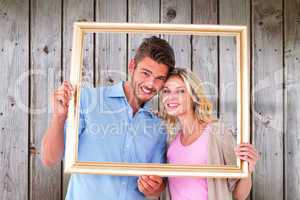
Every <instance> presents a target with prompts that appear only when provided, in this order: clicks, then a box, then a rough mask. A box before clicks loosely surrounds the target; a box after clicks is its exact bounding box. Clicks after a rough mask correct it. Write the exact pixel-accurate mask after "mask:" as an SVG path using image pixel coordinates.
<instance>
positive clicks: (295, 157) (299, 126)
mask: <svg viewBox="0 0 300 200" xmlns="http://www.w3.org/2000/svg"><path fill="white" fill-rule="evenodd" d="M284 20H285V21H284V24H285V27H284V31H285V32H284V36H285V37H284V38H285V41H284V44H285V46H284V49H285V52H284V59H285V70H284V73H285V79H284V83H285V93H284V97H285V98H284V141H285V144H284V145H285V154H284V156H285V163H284V171H285V177H284V178H285V199H295V200H300V193H299V188H300V131H299V130H300V112H299V111H300V101H299V100H300V1H299V0H286V1H285V6H284Z"/></svg>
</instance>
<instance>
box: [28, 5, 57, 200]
mask: <svg viewBox="0 0 300 200" xmlns="http://www.w3.org/2000/svg"><path fill="white" fill-rule="evenodd" d="M61 5H62V4H61V0H55V1H51V2H50V1H37V0H32V1H31V5H30V6H31V22H30V23H31V69H32V73H33V74H32V76H31V87H30V89H31V97H30V102H31V108H32V113H31V118H30V136H31V137H30V150H31V151H30V162H31V165H30V199H45V200H46V199H49V200H50V199H51V200H54V199H61V175H62V173H61V165H60V164H59V165H57V166H55V167H54V168H51V169H50V168H46V167H44V166H43V164H42V162H41V156H40V155H41V154H40V152H41V149H40V147H41V140H42V137H43V134H44V131H45V130H46V128H47V126H48V122H49V120H50V117H51V109H49V110H48V107H49V105H50V104H51V102H50V95H51V93H52V92H53V90H54V88H56V87H58V86H59V85H60V77H61ZM45 36H46V37H45ZM49 108H50V107H49Z"/></svg>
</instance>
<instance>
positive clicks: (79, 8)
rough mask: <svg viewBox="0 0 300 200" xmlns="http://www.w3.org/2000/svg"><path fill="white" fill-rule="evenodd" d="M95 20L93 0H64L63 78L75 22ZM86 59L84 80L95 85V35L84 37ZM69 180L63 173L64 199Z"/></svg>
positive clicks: (66, 74) (67, 74)
mask: <svg viewBox="0 0 300 200" xmlns="http://www.w3.org/2000/svg"><path fill="white" fill-rule="evenodd" d="M93 20H94V1H93V0H86V1H80V0H64V5H63V79H64V80H69V76H70V67H71V66H70V61H71V53H72V36H73V23H74V22H76V21H93ZM84 39H85V40H84V45H83V48H84V51H83V52H84V60H83V65H84V66H83V72H82V73H83V80H84V82H85V84H90V85H93V80H94V73H93V72H94V62H93V61H94V60H93V51H94V47H93V43H94V42H93V35H92V34H89V35H87V36H85V38H84ZM68 182H69V175H68V174H64V175H63V199H64V197H65V194H66V191H67V187H68Z"/></svg>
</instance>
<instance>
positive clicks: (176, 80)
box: [162, 75, 192, 117]
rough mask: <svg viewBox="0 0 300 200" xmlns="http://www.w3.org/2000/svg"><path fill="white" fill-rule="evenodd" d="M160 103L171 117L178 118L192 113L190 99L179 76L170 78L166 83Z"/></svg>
mask: <svg viewBox="0 0 300 200" xmlns="http://www.w3.org/2000/svg"><path fill="white" fill-rule="evenodd" d="M162 103H163V106H164V108H165V110H166V112H167V113H168V114H169V115H171V116H175V117H178V116H180V115H184V114H187V113H190V112H192V98H191V96H190V95H189V93H188V91H187V88H186V86H185V84H184V82H183V80H182V79H181V78H180V77H179V76H176V75H174V76H171V77H169V78H168V80H167V81H166V83H165V85H164V87H163V89H162Z"/></svg>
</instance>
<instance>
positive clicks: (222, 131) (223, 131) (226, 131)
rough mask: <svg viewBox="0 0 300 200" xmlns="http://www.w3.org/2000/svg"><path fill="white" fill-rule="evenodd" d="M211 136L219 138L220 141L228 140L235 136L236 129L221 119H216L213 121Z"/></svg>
mask: <svg viewBox="0 0 300 200" xmlns="http://www.w3.org/2000/svg"><path fill="white" fill-rule="evenodd" d="M211 127H212V128H211V129H210V136H211V137H212V138H214V139H218V140H220V141H224V140H225V141H226V140H227V139H230V140H231V138H232V137H233V136H234V131H233V129H232V128H229V127H228V126H226V124H225V123H224V122H222V121H221V120H215V121H213V122H211Z"/></svg>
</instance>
